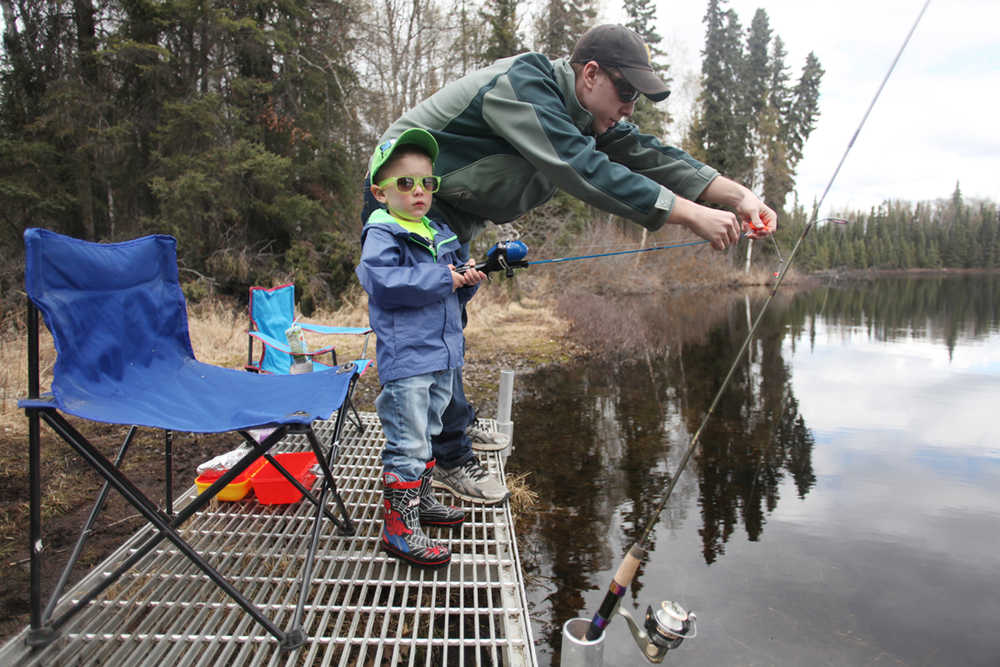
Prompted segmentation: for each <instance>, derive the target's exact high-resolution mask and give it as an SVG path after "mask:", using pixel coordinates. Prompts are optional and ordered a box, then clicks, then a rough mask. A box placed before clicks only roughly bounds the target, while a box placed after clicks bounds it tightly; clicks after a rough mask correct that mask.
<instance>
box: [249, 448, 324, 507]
mask: <svg viewBox="0 0 1000 667" xmlns="http://www.w3.org/2000/svg"><path fill="white" fill-rule="evenodd" d="M274 458H275V460H276V461H277V462H278V463H280V464H281V465H282V466H283V467H284V468H285V470H287V471H288V472H290V473H291V474H292V477H294V478H295V479H297V480H298V481H299V482H300V483H301V484H302V486H304V487H306V488H307V489H308V488H310V487H311V486H312V483H313V482H315V481H316V475H314V474H313V473H311V472H310V469H311V468H312V467H313V466H314V465H316V454H315V453H313V452H286V453H284V454H275V455H274ZM251 484H252V485H253V492H254V493H255V494H256V495H257V501H258V502H260V503H261V504H263V505H281V504H287V503H296V502H298V501H299V500H301V498H302V492H301V491H299V490H298V489H296V488H295V487H294V486H292V483H291V482H289V481H288V480H287V479H286V478H285V476H284V475H282V474H281V473H280V472H278V469H277V468H275V467H274V466H273V465H271V462H270V461H268V462H267V463H266V464H264V465H263V466H261V468H260V469H259V470H258V471H257V472H255V473H254V474H253V477H252V479H251Z"/></svg>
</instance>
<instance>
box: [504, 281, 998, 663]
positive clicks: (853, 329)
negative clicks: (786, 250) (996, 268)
mask: <svg viewBox="0 0 1000 667" xmlns="http://www.w3.org/2000/svg"><path fill="white" fill-rule="evenodd" d="M783 289H784V288H783ZM647 300H648V299H647ZM762 302H763V299H760V300H756V301H755V300H750V303H749V306H750V310H751V312H752V314H753V316H756V313H757V311H758V310H759V308H760V306H761V304H762ZM651 307H660V306H659V305H658V304H651ZM664 307H666V306H664ZM746 307H747V304H746V303H744V301H743V300H735V301H734V302H733V303H732V304H730V305H729V306H727V307H725V308H721V309H720V310H721V312H722V313H723V315H722V317H721V318H720V320H719V321H718V322H716V323H715V324H714V325H713V326H711V327H708V330H707V331H706V333H705V334H704V335H702V336H699V338H698V340H694V341H689V342H687V343H685V344H684V345H683V346H679V345H676V344H674V345H672V346H669V347H667V346H662V347H661V348H660V349H655V350H639V351H636V350H633V352H637V353H636V354H634V356H637V357H639V360H638V361H634V360H633V361H618V362H611V361H603V362H588V363H587V364H583V365H574V366H563V367H558V368H550V369H545V370H542V371H538V372H535V373H532V374H522V375H520V376H518V378H517V381H516V391H517V395H516V397H515V406H514V417H513V419H514V424H515V449H514V452H513V453H512V454H511V457H510V459H509V461H508V470H509V471H510V472H514V473H517V472H530V473H531V476H530V477H529V480H528V483H529V485H530V486H531V487H532V488H533V489H534V490H535V491H537V492H538V493H539V496H540V500H539V508H540V510H541V511H540V512H539V513H538V515H537V516H533V517H531V518H529V519H526V520H524V521H523V522H522V523H521V524H519V526H518V531H519V533H518V544H519V547H520V549H521V556H522V559H523V560H524V563H525V567H526V569H527V571H528V578H529V592H528V595H529V599H530V601H531V603H532V618H533V632H534V634H535V640H536V645H537V649H538V656H539V661H540V663H541V664H542V665H547V664H558V651H559V645H560V642H561V627H562V624H563V622H564V621H566V620H567V619H569V618H573V617H577V616H583V617H588V618H589V617H590V616H592V615H593V613H594V612H595V611H596V610H597V607H598V606H599V604H600V601H601V599H602V598H603V596H604V593H605V590H606V589H607V586H608V584H609V583H610V581H611V577H612V576H613V574H614V571H615V570H616V569H617V567H618V565H619V563H620V562H621V559H622V557H623V555H624V554H625V552H626V551H627V550H628V547H629V546H630V545H631V544H632V543H633V542H634V541H635V540H636V539H638V537H639V535H641V533H642V531H643V529H644V528H645V526H646V523H647V521H649V520H650V518H651V517H653V515H654V513H655V508H656V505H657V504H658V503H659V502H660V500H661V499H662V497H663V492H664V491H665V489H666V486H667V484H668V482H669V480H670V477H671V475H672V474H673V473H674V471H675V470H676V467H677V463H678V461H679V459H680V458H681V457H682V456H683V453H684V450H685V449H686V448H687V446H688V443H689V441H690V438H691V435H692V434H693V433H694V431H695V430H696V429H697V428H698V425H699V424H700V423H701V420H702V418H703V416H704V414H705V412H706V410H707V409H708V406H709V404H710V402H711V400H712V398H713V396H714V394H715V392H716V391H717V390H718V387H719V385H720V383H721V381H722V379H723V378H724V376H725V373H726V371H727V370H728V368H729V366H730V364H731V363H732V361H733V359H734V358H735V356H736V353H737V351H738V349H739V346H740V344H741V343H742V341H743V339H744V337H745V336H746V333H747V331H748V329H749V327H748V323H747V314H746ZM758 333H759V335H758V336H757V337H756V340H755V341H754V343H753V345H752V347H751V350H750V352H751V357H752V358H751V359H750V360H749V361H748V360H744V362H743V363H741V365H740V368H739V371H738V372H737V374H736V375H735V376H734V378H733V381H732V382H731V384H730V387H729V389H728V390H727V392H726V394H725V395H724V397H723V400H722V402H721V403H720V405H719V407H718V408H717V409H716V412H715V413H714V415H713V417H712V419H711V420H710V422H709V424H708V426H707V427H706V429H705V431H704V432H703V433H702V437H701V445H700V451H699V452H698V453H697V454H696V456H695V457H694V458H692V459H691V461H690V463H689V464H688V466H687V469H686V471H685V472H684V474H683V475H682V477H681V478H680V481H679V483H678V485H677V487H676V488H675V490H674V492H673V494H672V495H671V497H670V499H669V502H668V503H667V507H666V510H665V511H664V512H663V514H662V515H661V516H660V519H659V521H658V522H657V523H656V527H655V529H654V532H653V534H652V538H651V540H650V542H649V544H650V546H651V548H650V553H649V556H648V558H647V559H646V561H645V563H644V565H643V567H642V568H641V570H640V573H639V575H638V577H637V579H636V582H635V583H634V585H633V587H632V588H631V589H630V591H629V593H628V595H627V596H626V598H625V599H624V600H623V605H624V606H626V607H627V608H628V609H629V611H631V612H632V614H633V616H636V617H640V618H641V616H642V615H643V614H644V613H645V609H646V606H647V605H648V604H650V603H652V604H653V605H654V606H655V605H656V604H658V602H659V601H660V600H663V599H668V600H674V601H677V602H679V603H680V604H681V605H683V606H684V607H686V608H687V609H690V610H694V611H695V612H696V613H697V615H698V636H697V637H696V638H694V639H690V640H688V641H685V642H684V644H683V646H681V647H680V648H678V649H676V650H673V651H671V652H670V653H669V654H668V655H667V658H666V662H665V663H664V664H672V665H684V666H695V665H698V666H701V665H712V666H719V665H899V664H902V665H941V664H953V665H993V666H996V665H1000V631H998V630H997V627H996V626H997V620H998V619H1000V537H998V533H1000V445H998V438H997V437H996V435H995V431H996V423H997V417H998V415H1000V400H998V399H1000V277H998V276H996V275H989V276H962V277H949V278H906V279H882V280H878V281H871V282H858V283H848V284H841V285H838V286H835V287H824V288H818V289H815V290H811V291H806V292H799V293H798V294H796V295H794V296H783V295H782V294H780V293H779V298H776V299H775V300H774V302H773V303H772V304H771V306H770V308H769V309H768V315H767V317H766V319H765V321H764V322H763V323H762V326H761V329H760V330H759V332H758ZM604 659H605V664H607V665H643V664H648V663H646V662H645V660H644V659H643V658H642V657H641V655H640V654H639V653H638V650H637V649H636V648H635V646H634V644H633V642H632V639H631V635H630V634H629V632H628V627H627V625H626V623H625V621H624V619H622V618H621V617H616V618H615V619H614V620H613V621H612V623H611V625H610V626H609V629H608V631H607V639H606V641H605V648H604Z"/></svg>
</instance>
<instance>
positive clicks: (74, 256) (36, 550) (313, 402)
mask: <svg viewBox="0 0 1000 667" xmlns="http://www.w3.org/2000/svg"><path fill="white" fill-rule="evenodd" d="M24 239H25V248H26V269H25V285H26V289H27V293H28V297H29V301H28V374H29V381H28V398H27V399H22V400H21V401H19V402H18V405H19V406H20V407H22V408H23V409H24V410H25V412H26V414H27V417H28V423H29V435H28V445H29V459H30V463H29V467H30V480H31V519H30V521H31V524H30V531H29V532H30V540H31V543H30V546H29V548H30V562H31V629H30V631H29V635H28V641H29V643H31V644H32V645H36V646H44V645H47V644H48V643H50V642H51V641H52V640H53V639H54V638H55V637H56V636H57V634H58V631H59V628H60V626H62V625H63V624H64V623H65V622H66V621H67V620H68V619H69V618H70V617H71V616H73V615H74V614H76V613H77V612H79V611H81V610H82V609H83V608H85V607H86V606H87V605H88V604H89V603H90V602H91V601H92V600H94V599H95V598H96V597H97V595H99V594H100V593H101V592H102V591H104V590H105V589H107V588H108V586H110V585H111V584H112V583H114V582H115V581H116V580H117V579H118V578H119V577H121V576H122V575H123V574H125V572H126V571H128V570H129V569H131V568H132V566H134V565H135V564H136V563H137V562H138V561H139V560H140V559H142V558H143V557H144V556H145V555H146V554H148V553H150V552H151V551H152V550H153V549H154V548H155V547H156V546H157V544H159V543H160V542H161V541H162V540H163V539H164V538H165V539H168V540H170V541H171V542H172V543H173V544H174V545H176V547H177V549H178V550H180V551H181V553H183V554H184V555H185V556H186V557H187V558H188V559H189V560H191V561H192V562H193V563H194V564H195V565H196V566H197V567H198V568H200V569H201V570H202V571H203V572H204V573H205V575H207V576H208V577H209V578H210V579H211V580H212V581H213V582H215V584H216V585H218V587H219V588H220V589H222V590H223V591H224V592H225V593H226V594H227V595H229V596H230V597H231V598H232V599H233V600H234V601H235V602H236V603H237V604H239V605H240V606H241V607H242V608H243V609H244V610H245V611H246V612H247V613H248V614H249V615H250V616H252V617H253V619H254V620H255V621H256V622H257V623H259V624H261V625H262V626H263V627H264V628H265V629H266V630H267V631H268V632H269V633H270V634H272V635H273V636H274V637H275V638H276V639H277V640H278V641H279V642H280V645H281V647H282V648H284V649H294V648H298V647H299V646H301V645H302V644H303V643H304V641H305V634H304V632H303V630H302V614H303V607H304V604H305V600H306V595H307V592H308V589H309V583H310V580H311V577H312V569H313V559H314V556H315V550H316V545H317V541H318V537H319V531H320V526H321V524H322V518H323V517H324V516H326V517H328V518H330V519H331V520H332V521H333V522H334V523H335V524H336V525H337V526H338V528H339V529H340V531H341V533H344V534H353V532H354V524H353V522H352V521H351V518H350V516H349V514H348V512H347V510H346V508H345V507H344V503H343V501H342V499H341V497H340V494H339V493H338V491H337V488H336V485H335V483H334V479H333V475H332V473H331V471H330V465H331V462H332V457H333V456H334V451H335V447H333V446H331V447H329V448H328V450H327V452H326V453H324V451H323V447H322V445H321V443H320V441H319V439H318V437H317V436H316V434H315V432H314V431H313V428H312V422H313V421H314V420H317V419H329V418H331V417H332V415H333V413H334V412H336V413H337V419H336V421H335V424H334V430H333V440H332V442H333V443H336V442H337V441H338V439H339V436H340V432H341V429H342V428H343V425H344V415H345V414H346V411H345V410H343V409H341V408H342V406H343V404H344V401H345V400H346V399H347V397H348V396H349V395H350V392H351V391H352V390H353V388H354V384H355V382H356V381H357V377H358V367H357V366H356V365H355V364H353V363H352V364H345V365H344V366H341V367H340V368H337V369H334V370H332V371H329V372H325V373H309V374H306V375H267V374H253V373H246V372H243V371H239V370H233V369H226V368H220V367H217V366H211V365H208V364H204V363H201V362H199V361H197V360H196V359H195V357H194V352H193V351H192V348H191V341H190V337H189V334H188V321H187V306H186V303H185V301H184V295H183V294H182V292H181V289H180V285H179V283H178V274H177V255H176V241H175V240H174V239H173V238H171V237H169V236H163V235H155V236H147V237H144V238H140V239H136V240H133V241H127V242H124V243H111V244H98V243H89V242H86V241H80V240H77V239H72V238H69V237H66V236H62V235H60V234H56V233H53V232H50V231H46V230H42V229H28V230H27V231H26V232H25V233H24ZM39 311H41V313H42V316H43V317H44V320H45V323H46V325H47V326H48V328H49V330H50V331H51V332H52V337H53V340H54V343H55V348H56V351H57V353H58V357H57V359H56V363H55V366H54V368H53V380H52V386H51V391H50V392H48V393H46V394H44V395H40V393H39V391H40V387H39V384H40V380H39V360H38V334H39V321H38V312H39ZM64 413H65V414H70V415H75V416H77V417H81V418H83V419H87V420H92V421H96V422H104V423H112V424H124V425H132V430H130V431H129V434H128V436H127V437H126V439H125V442H124V443H123V444H122V447H121V449H120V451H119V453H118V460H117V461H116V462H115V463H112V462H111V461H109V460H108V459H107V458H106V457H105V456H104V454H103V453H102V452H101V451H99V449H98V448H97V447H95V446H94V445H93V444H92V443H91V442H89V441H88V440H87V438H86V437H84V436H83V435H81V434H80V433H79V432H78V431H77V430H76V429H75V428H74V427H73V426H72V425H71V424H70V423H69V422H68V421H67V420H66V418H65V417H64V416H63V414H64ZM42 421H44V422H45V423H46V424H47V425H48V426H50V427H51V428H52V430H53V431H54V432H55V433H56V434H57V435H59V436H60V437H61V438H62V439H63V440H64V441H65V442H66V443H67V444H68V445H69V446H70V447H71V448H72V449H74V450H75V451H76V452H78V453H79V454H80V456H81V457H82V458H83V459H84V460H85V461H86V462H87V463H88V464H89V465H90V466H91V467H93V468H94V469H95V470H96V471H97V472H98V473H99V474H100V475H101V476H102V477H103V478H104V479H105V480H106V482H107V483H106V485H105V487H104V490H103V491H102V493H101V495H100V497H99V498H98V501H97V504H96V505H95V507H94V510H93V512H92V513H91V517H90V519H89V520H88V522H87V525H86V526H85V527H84V530H83V532H82V533H81V537H80V540H79V541H78V543H77V547H76V550H75V551H74V553H73V555H72V556H71V558H70V563H69V565H67V567H66V569H65V571H64V572H63V577H62V579H61V580H60V582H59V584H57V586H56V590H55V592H54V593H53V595H52V597H51V599H50V601H49V603H48V606H47V607H46V609H45V610H44V611H43V610H42V608H41V593H40V590H41V587H40V576H41V566H42V560H43V557H42V553H41V545H42V541H41V538H42V530H41V470H40V462H41V451H40V447H41V441H40V423H41V422H42ZM137 426H147V427H153V428H158V429H164V430H165V432H166V433H167V434H169V433H171V432H173V431H180V432H192V433H224V432H237V433H239V434H240V435H241V436H242V437H243V438H244V439H245V440H246V441H247V442H248V443H249V444H250V446H251V447H250V451H249V453H248V454H247V455H246V456H244V457H243V458H242V459H241V460H240V462H239V463H238V464H236V465H235V466H233V467H231V468H230V469H229V471H228V472H226V473H225V474H223V475H222V476H221V477H220V478H219V479H218V481H216V482H215V483H214V484H212V485H211V486H210V487H209V488H208V489H207V490H206V491H204V492H203V493H201V494H200V495H198V496H197V497H196V498H195V499H193V500H192V501H191V502H190V504H188V505H187V506H186V507H184V508H183V509H182V510H180V511H179V512H177V513H176V514H175V513H174V509H173V501H172V498H171V496H170V486H171V474H170V461H171V457H172V449H171V448H172V444H171V442H172V440H171V438H170V437H169V435H168V437H167V438H165V443H166V444H165V460H166V467H167V471H166V478H167V494H166V501H165V505H166V507H165V508H164V509H160V508H158V507H157V506H156V504H154V503H153V502H152V501H151V500H150V499H149V498H148V497H147V496H146V495H145V494H144V493H143V492H142V491H141V490H140V489H139V488H137V486H136V485H135V484H134V483H133V482H132V481H130V480H129V478H128V477H127V476H126V475H125V473H124V472H123V471H122V470H121V469H119V467H118V463H120V461H121V460H122V458H123V457H124V455H125V452H126V450H127V449H128V445H129V443H130V442H131V440H132V436H133V434H134V432H135V429H136V427H137ZM251 428H254V429H273V431H272V432H271V433H270V435H268V436H267V437H266V438H263V439H262V441H261V442H257V441H256V440H253V439H252V438H251V436H250V435H249V433H248V432H247V431H248V429H251ZM293 432H294V433H304V434H305V436H306V438H307V440H308V441H309V443H310V446H311V447H312V450H313V452H314V453H315V454H316V458H317V461H318V462H319V464H320V467H321V468H322V470H323V484H322V486H321V490H320V492H319V494H318V497H316V496H314V495H313V494H312V493H310V492H309V491H308V490H306V489H304V488H303V487H302V485H301V484H299V483H298V481H297V480H295V479H294V477H293V476H291V475H290V474H288V472H287V471H285V470H284V469H283V468H281V466H280V465H278V463H277V461H276V460H275V459H274V458H273V457H272V456H271V455H270V454H269V453H268V450H270V449H271V447H272V446H273V445H274V444H276V443H277V442H278V441H280V440H281V439H282V438H283V437H284V436H285V435H286V434H288V433H293ZM260 456H264V457H265V458H267V459H268V460H269V461H270V462H271V463H272V465H276V466H277V467H278V468H279V470H282V472H283V474H285V476H286V478H288V479H289V480H290V481H292V482H293V483H294V484H295V485H296V486H297V487H298V488H299V490H300V491H303V492H304V493H305V496H306V497H307V499H308V500H310V501H311V502H312V503H313V504H314V505H315V506H316V518H315V521H314V524H313V533H312V539H311V541H310V545H309V548H308V555H307V557H306V560H305V565H304V567H303V574H302V582H301V591H300V596H299V601H298V606H297V608H296V611H295V614H294V616H293V618H292V619H291V625H290V628H289V629H288V630H287V631H282V630H280V629H279V628H278V627H276V626H275V624H274V623H273V622H272V621H271V620H270V619H268V618H266V617H265V616H264V615H263V613H262V612H261V610H260V609H258V608H257V607H256V606H255V605H254V604H253V603H251V602H250V601H249V600H248V599H246V597H244V596H243V595H242V594H241V593H240V592H239V591H237V590H236V589H235V588H234V587H233V586H232V585H231V584H230V583H229V582H228V581H227V580H226V579H225V578H223V577H222V575H220V574H219V573H218V572H217V571H216V570H215V569H214V568H213V567H212V565H210V564H209V563H208V562H207V561H205V560H204V559H203V558H202V557H201V555H199V554H198V553H197V552H196V551H195V549H194V548H193V547H192V546H191V545H190V544H188V542H186V541H185V539H184V538H183V537H182V536H181V535H180V534H179V533H178V527H179V526H181V525H182V524H183V523H184V522H185V521H186V520H187V519H189V518H190V517H191V516H193V515H194V513H196V512H198V511H199V510H200V509H202V508H203V507H205V505H206V504H207V503H208V502H209V501H210V500H211V499H212V498H214V497H215V495H216V494H217V493H218V492H219V491H220V490H221V489H222V488H224V487H225V486H226V485H228V484H229V483H230V482H231V481H232V480H233V479H234V478H235V477H237V476H238V475H239V474H240V473H242V472H243V471H244V470H246V469H247V467H248V466H249V465H250V464H251V463H252V462H253V461H255V460H256V459H257V458H258V457H260ZM109 487H112V488H114V489H115V490H117V491H118V492H119V493H121V494H122V496H124V497H125V499H126V500H127V501H128V502H129V503H130V504H132V505H133V506H134V507H135V508H136V510H138V511H139V513H140V514H141V515H142V516H143V517H144V518H145V519H146V520H147V521H148V522H149V523H150V524H152V526H153V527H155V529H156V530H155V532H152V531H151V534H150V535H149V536H148V537H147V538H146V539H145V541H144V542H142V543H140V544H139V546H138V547H137V548H136V550H135V552H134V553H133V554H132V555H131V556H129V557H128V558H126V559H125V560H124V562H123V563H122V564H121V565H120V567H118V569H116V570H115V571H114V572H112V573H111V574H110V575H108V576H106V577H105V578H104V579H103V580H102V581H100V582H98V583H97V584H96V585H95V586H94V587H93V588H92V590H90V591H89V592H87V593H86V594H84V595H83V596H82V597H81V598H80V599H78V600H76V601H75V602H73V604H72V605H71V606H69V608H68V609H65V610H64V611H63V612H62V613H61V615H60V616H59V617H57V618H53V617H52V614H53V611H54V610H55V609H56V607H57V603H58V602H59V597H60V596H61V593H62V588H63V587H64V586H65V583H66V580H67V578H68V575H69V571H70V569H71V568H72V567H73V564H74V562H75V560H76V557H77V556H78V555H79V553H80V550H81V547H82V544H83V540H84V536H85V535H86V533H87V532H88V530H89V529H90V526H91V524H92V523H93V520H94V518H95V517H96V514H97V513H98V512H99V511H100V508H101V507H102V505H103V502H104V498H106V496H107V493H108V491H109ZM329 495H332V496H333V498H334V501H335V504H336V513H334V512H331V511H330V510H329V509H327V508H326V504H327V499H328V496H329Z"/></svg>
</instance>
